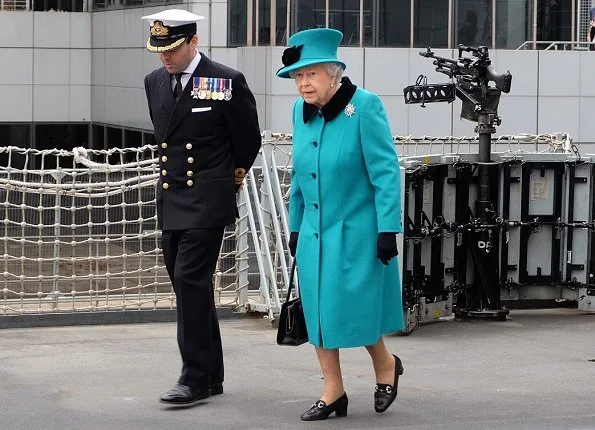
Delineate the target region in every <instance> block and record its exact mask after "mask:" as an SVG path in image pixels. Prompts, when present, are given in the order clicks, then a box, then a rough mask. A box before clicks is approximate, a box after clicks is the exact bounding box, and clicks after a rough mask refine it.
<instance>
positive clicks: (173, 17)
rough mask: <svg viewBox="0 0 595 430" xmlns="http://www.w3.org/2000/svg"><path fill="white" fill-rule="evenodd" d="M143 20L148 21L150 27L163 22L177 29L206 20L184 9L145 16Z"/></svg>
mask: <svg viewBox="0 0 595 430" xmlns="http://www.w3.org/2000/svg"><path fill="white" fill-rule="evenodd" d="M141 19H144V20H148V21H149V25H153V23H154V22H155V21H161V23H162V24H163V25H166V26H171V27H175V26H178V25H184V24H193V23H195V22H197V21H200V20H201V19H205V17H204V16H200V15H196V14H194V13H192V12H188V11H187V10H184V9H168V10H164V11H161V12H158V13H154V14H153V15H146V16H143V17H141Z"/></svg>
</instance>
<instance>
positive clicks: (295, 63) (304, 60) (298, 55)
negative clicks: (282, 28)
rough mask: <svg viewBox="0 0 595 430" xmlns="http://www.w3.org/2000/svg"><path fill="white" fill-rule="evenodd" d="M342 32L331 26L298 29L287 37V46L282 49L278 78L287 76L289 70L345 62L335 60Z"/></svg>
mask: <svg viewBox="0 0 595 430" xmlns="http://www.w3.org/2000/svg"><path fill="white" fill-rule="evenodd" d="M341 39H343V33H341V32H340V31H339V30H335V29H332V28H313V29H311V30H304V31H300V32H299V33H296V34H294V35H293V36H291V37H290V38H289V48H287V49H286V50H285V51H283V57H282V58H281V61H282V62H283V66H284V67H281V68H280V69H279V70H278V71H277V76H279V77H280V78H289V72H291V71H293V70H297V69H301V68H302V67H306V66H311V65H313V64H320V63H338V64H340V65H342V66H343V68H345V67H346V65H345V63H343V62H342V61H339V60H337V48H338V47H339V43H341Z"/></svg>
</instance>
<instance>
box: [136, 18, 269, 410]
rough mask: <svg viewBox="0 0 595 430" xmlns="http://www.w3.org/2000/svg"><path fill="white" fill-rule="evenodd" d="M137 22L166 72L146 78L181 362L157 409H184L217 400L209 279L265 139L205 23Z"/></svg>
mask: <svg viewBox="0 0 595 430" xmlns="http://www.w3.org/2000/svg"><path fill="white" fill-rule="evenodd" d="M142 19H143V20H146V21H148V24H149V26H150V36H149V39H148V41H147V49H148V50H149V51H151V52H154V53H156V54H157V55H159V59H160V60H161V62H162V63H163V67H160V68H159V69H157V70H154V71H153V72H152V73H150V74H148V75H147V76H146V77H145V91H146V95H147V102H148V106H149V114H150V116H151V120H152V122H153V127H154V135H155V142H156V143H157V145H158V148H159V171H160V178H159V181H158V183H157V216H158V222H159V228H160V229H161V230H162V232H163V233H162V248H163V256H164V260H165V265H166V267H167V272H168V274H169V277H170V279H171V282H172V284H173V287H174V290H175V293H176V304H177V337H178V345H179V348H180V353H181V356H182V371H181V375H180V377H179V379H178V381H177V383H176V384H175V386H174V387H173V388H172V389H171V390H169V391H168V392H167V393H165V394H164V395H163V396H162V397H161V402H162V403H165V404H168V405H172V406H178V405H183V406H188V405H191V404H194V403H196V402H197V401H199V400H202V399H205V398H207V397H209V396H211V395H216V394H222V393H223V352H222V347H221V336H220V333H219V322H218V319H217V314H216V310H215V302H214V292H213V283H212V276H213V272H214V270H215V265H216V263H217V258H218V255H219V250H220V247H221V242H222V239H223V232H224V229H225V226H226V225H228V224H231V223H233V222H234V221H235V218H236V214H237V206H236V192H237V190H238V188H239V187H240V185H241V184H242V182H243V179H244V175H245V174H246V172H248V170H249V169H250V167H251V166H252V163H253V162H254V160H255V158H256V156H257V154H258V151H259V149H260V145H261V135H260V129H259V126H258V117H257V113H256V102H255V99H254V96H253V94H252V92H251V91H250V89H249V88H248V85H247V84H246V80H245V78H244V76H243V75H242V73H240V72H238V71H237V70H234V69H231V68H229V67H227V66H224V65H222V64H219V63H216V62H214V61H211V60H210V59H209V58H208V57H207V56H206V55H204V54H203V53H201V52H199V51H198V37H197V35H196V32H197V22H198V21H199V20H201V19H204V17H201V16H198V15H195V14H193V13H190V12H188V11H186V10H180V9H170V10H165V11H163V12H159V13H156V14H154V15H149V16H144V17H142Z"/></svg>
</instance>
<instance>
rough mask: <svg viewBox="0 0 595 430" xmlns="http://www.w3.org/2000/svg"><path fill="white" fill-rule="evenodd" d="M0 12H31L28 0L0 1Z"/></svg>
mask: <svg viewBox="0 0 595 430" xmlns="http://www.w3.org/2000/svg"><path fill="white" fill-rule="evenodd" d="M0 10H3V11H11V10H31V4H30V0H0Z"/></svg>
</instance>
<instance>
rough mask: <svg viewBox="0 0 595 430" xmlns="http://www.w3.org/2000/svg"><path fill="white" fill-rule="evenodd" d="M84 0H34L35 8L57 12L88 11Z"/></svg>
mask: <svg viewBox="0 0 595 430" xmlns="http://www.w3.org/2000/svg"><path fill="white" fill-rule="evenodd" d="M85 3H86V2H85V1H84V0H33V10H34V11H37V12H42V11H56V12H87V10H86V9H85Z"/></svg>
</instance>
